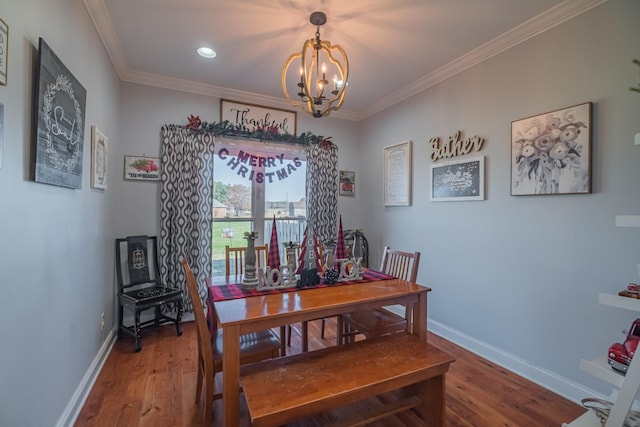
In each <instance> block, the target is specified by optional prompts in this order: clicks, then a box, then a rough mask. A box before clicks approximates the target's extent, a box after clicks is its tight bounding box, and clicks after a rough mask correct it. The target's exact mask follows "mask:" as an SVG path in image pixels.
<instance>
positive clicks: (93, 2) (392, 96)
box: [84, 0, 606, 120]
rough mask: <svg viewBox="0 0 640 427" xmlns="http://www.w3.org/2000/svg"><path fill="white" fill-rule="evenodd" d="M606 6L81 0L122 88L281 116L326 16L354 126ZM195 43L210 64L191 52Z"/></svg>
mask: <svg viewBox="0 0 640 427" xmlns="http://www.w3.org/2000/svg"><path fill="white" fill-rule="evenodd" d="M604 1H606V0H565V1H560V0H481V1H480V0H314V1H303V0H84V3H85V5H86V7H87V10H88V11H89V14H90V15H91V17H92V19H93V22H94V24H95V26H96V29H97V30H98V33H99V34H100V37H101V38H102V41H103V43H104V45H105V48H106V50H107V52H108V53H109V55H110V57H111V60H112V62H113V63H114V66H115V68H116V70H117V73H118V75H119V77H120V79H122V80H123V81H129V82H135V83H142V84H148V85H153V86H159V87H166V88H171V89H177V90H183V91H188V92H193V93H201V94H205V95H211V96H216V97H221V98H229V99H233V100H236V101H248V102H254V103H257V102H259V103H261V104H263V105H271V106H274V107H284V108H292V107H290V106H289V104H287V103H286V101H285V100H284V96H283V95H282V88H281V85H280V73H281V70H282V66H283V64H284V62H285V60H286V59H287V58H288V57H289V55H290V54H291V53H293V52H295V51H300V49H301V48H302V44H303V42H304V41H305V40H306V39H308V38H311V37H313V35H314V33H315V27H314V26H313V25H311V24H310V23H309V15H310V13H311V12H313V11H315V10H320V11H323V12H325V13H326V14H327V23H326V24H325V25H324V26H322V27H321V29H320V34H321V37H322V39H323V40H329V41H331V42H332V43H333V44H339V45H341V46H342V47H343V48H344V49H345V50H346V52H347V55H348V57H349V65H350V71H349V87H348V90H347V95H346V101H345V102H344V105H343V107H342V109H341V110H340V111H339V112H336V113H332V116H335V117H341V118H345V119H350V120H361V119H363V118H366V117H368V116H370V115H372V114H374V113H376V112H378V111H381V110H383V109H384V108H387V107H389V106H391V105H393V104H395V103H397V102H399V101H401V100H403V99H405V98H407V97H409V96H411V95H412V94H415V93H417V92H419V91H421V90H424V89H426V88H428V87H429V86H432V85H433V84H436V83H437V82H439V81H442V80H444V79H446V78H448V77H450V76H452V75H454V74H456V73H458V72H460V71H462V70H464V69H466V68H468V67H470V66H472V65H474V64H476V63H478V62H480V61H482V60H484V59H486V58H489V57H491V56H493V55H495V54H497V53H499V52H501V51H503V50H505V49H507V48H509V47H511V46H513V45H515V44H517V43H520V42H522V41H524V40H526V39H528V38H530V37H532V36H534V35H536V34H538V33H540V32H542V31H545V30H547V29H549V28H551V27H553V26H555V25H557V24H559V23H561V22H563V21H565V20H567V19H570V18H571V17H573V16H575V15H577V14H580V13H582V12H584V11H586V10H588V9H590V8H592V7H594V6H596V5H598V4H600V3H603V2H604ZM201 45H208V46H210V47H212V48H214V49H215V50H216V51H217V53H218V56H217V57H216V58H215V59H213V60H206V59H203V58H201V57H199V56H197V55H196V53H195V50H196V48H198V47H199V46H201Z"/></svg>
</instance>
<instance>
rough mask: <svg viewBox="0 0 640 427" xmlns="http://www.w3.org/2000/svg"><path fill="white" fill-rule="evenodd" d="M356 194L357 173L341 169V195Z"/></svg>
mask: <svg viewBox="0 0 640 427" xmlns="http://www.w3.org/2000/svg"><path fill="white" fill-rule="evenodd" d="M355 194H356V173H355V172H351V171H340V195H341V196H355Z"/></svg>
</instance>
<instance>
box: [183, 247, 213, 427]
mask: <svg viewBox="0 0 640 427" xmlns="http://www.w3.org/2000/svg"><path fill="white" fill-rule="evenodd" d="M182 268H183V270H184V275H185V278H186V281H187V290H188V291H189V297H190V298H191V303H192V304H193V314H194V316H195V319H196V330H197V333H198V370H199V374H198V384H197V390H196V403H198V402H199V401H200V396H201V391H202V385H203V384H202V382H201V381H204V385H205V396H204V399H205V401H204V407H205V411H204V412H205V413H204V418H203V426H210V425H211V421H212V419H213V398H214V397H213V390H214V388H213V386H214V379H215V370H214V366H213V349H212V347H211V335H210V334H209V328H208V327H207V320H206V319H205V317H204V307H203V305H202V300H201V299H200V293H199V292H198V285H197V283H196V277H195V276H194V274H193V271H192V270H191V268H190V267H189V263H188V262H187V260H185V259H183V260H182Z"/></svg>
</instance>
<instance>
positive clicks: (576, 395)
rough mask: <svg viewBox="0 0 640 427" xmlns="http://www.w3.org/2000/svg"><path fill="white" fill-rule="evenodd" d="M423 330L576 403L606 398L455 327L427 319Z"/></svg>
mask: <svg viewBox="0 0 640 427" xmlns="http://www.w3.org/2000/svg"><path fill="white" fill-rule="evenodd" d="M427 329H428V330H429V331H430V332H433V333H434V334H436V335H439V336H441V337H442V338H445V339H447V340H449V341H451V342H453V343H455V344H457V345H459V346H460V347H463V348H464V349H466V350H469V351H471V352H472V353H475V354H477V355H478V356H480V357H483V358H485V359H487V360H490V361H491V362H493V363H495V364H497V365H500V366H502V367H503V368H505V369H508V370H510V371H512V372H514V373H516V374H518V375H520V376H521V377H523V378H526V379H528V380H529V381H532V382H534V383H536V384H538V385H540V386H542V387H544V388H546V389H547V390H550V391H552V392H554V393H556V394H558V395H560V396H562V397H564V398H565V399H568V400H571V401H572V402H575V403H577V404H580V401H581V400H582V399H583V398H585V397H587V396H589V397H598V398H601V399H606V398H607V397H606V396H603V395H601V394H600V393H597V392H595V391H593V390H590V389H588V388H586V387H584V386H582V385H580V384H578V383H575V382H573V381H570V380H568V379H566V378H564V377H561V376H559V375H557V374H555V373H553V372H551V371H548V370H546V369H544V368H541V367H540V366H536V365H533V364H531V363H530V362H528V361H526V360H524V359H521V358H519V357H517V356H514V355H513V354H510V353H507V352H505V351H503V350H501V349H499V348H497V347H493V346H491V345H489V344H487V343H485V342H482V341H479V340H477V339H475V338H473V337H470V336H469V335H466V334H464V333H462V332H460V331H458V330H456V329H453V328H450V327H448V326H446V325H443V324H442V323H440V322H437V321H434V320H429V321H428V324H427ZM577 363H578V362H577V361H576V364H577Z"/></svg>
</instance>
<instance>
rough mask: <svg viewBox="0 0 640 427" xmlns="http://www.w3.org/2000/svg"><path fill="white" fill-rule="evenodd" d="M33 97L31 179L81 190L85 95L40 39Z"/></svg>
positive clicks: (83, 90) (71, 75)
mask: <svg viewBox="0 0 640 427" xmlns="http://www.w3.org/2000/svg"><path fill="white" fill-rule="evenodd" d="M34 94H35V97H36V100H35V103H34V115H33V118H34V127H33V129H34V130H33V147H34V149H33V153H32V159H31V168H32V170H31V173H32V178H33V180H34V181H36V182H41V183H43V184H51V185H58V186H61V187H68V188H81V187H82V148H83V145H84V122H85V105H86V98H87V92H86V90H85V89H84V87H82V85H81V84H80V83H79V82H78V80H77V79H76V78H75V77H74V76H73V74H71V72H70V71H69V70H68V69H67V67H66V66H65V65H64V64H63V63H62V62H61V61H60V59H59V58H58V57H57V56H56V54H55V53H54V52H53V51H52V50H51V48H50V47H49V45H47V43H46V42H45V41H44V40H43V39H42V38H40V42H39V52H38V66H37V70H36V82H35V91H34Z"/></svg>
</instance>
